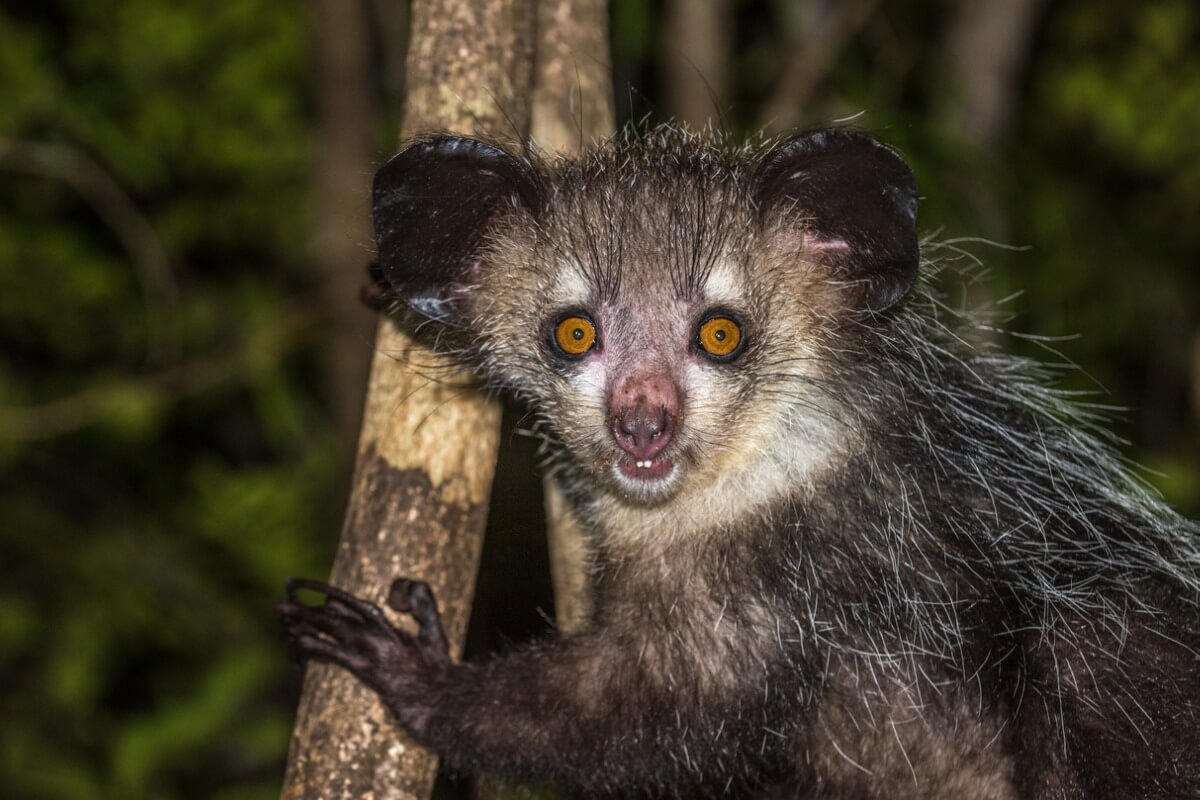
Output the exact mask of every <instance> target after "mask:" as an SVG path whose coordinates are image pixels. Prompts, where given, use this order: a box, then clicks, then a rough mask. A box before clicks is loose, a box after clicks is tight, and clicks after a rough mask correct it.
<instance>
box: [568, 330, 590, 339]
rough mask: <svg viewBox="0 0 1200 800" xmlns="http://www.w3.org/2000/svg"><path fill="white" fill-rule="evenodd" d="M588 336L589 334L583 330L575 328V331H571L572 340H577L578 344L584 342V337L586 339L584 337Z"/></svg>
mask: <svg viewBox="0 0 1200 800" xmlns="http://www.w3.org/2000/svg"><path fill="white" fill-rule="evenodd" d="M586 335H587V334H586V332H585V331H584V330H583V328H575V329H573V330H572V331H571V338H572V339H574V340H575V341H577V342H582V341H583V337H584V336H586Z"/></svg>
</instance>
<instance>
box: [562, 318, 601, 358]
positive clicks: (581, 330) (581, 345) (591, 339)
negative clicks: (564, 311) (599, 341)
mask: <svg viewBox="0 0 1200 800" xmlns="http://www.w3.org/2000/svg"><path fill="white" fill-rule="evenodd" d="M554 343H555V344H556V345H558V349H559V350H561V351H562V352H564V353H566V354H567V355H569V356H581V355H583V354H584V353H586V352H587V351H589V350H591V349H592V348H593V347H595V346H596V326H595V324H593V323H592V321H591V320H590V319H588V318H587V317H581V316H579V315H578V314H572V315H570V316H567V317H563V318H562V319H561V320H559V321H558V324H557V325H555V326H554Z"/></svg>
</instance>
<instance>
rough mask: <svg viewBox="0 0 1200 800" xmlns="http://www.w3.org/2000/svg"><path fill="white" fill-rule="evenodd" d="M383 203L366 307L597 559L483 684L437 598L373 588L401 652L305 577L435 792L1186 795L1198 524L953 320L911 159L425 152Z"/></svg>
mask: <svg viewBox="0 0 1200 800" xmlns="http://www.w3.org/2000/svg"><path fill="white" fill-rule="evenodd" d="M374 208H375V211H374V214H375V226H376V230H377V236H378V258H377V262H376V263H375V264H374V265H373V267H372V276H373V279H374V283H373V293H374V296H375V297H376V299H382V300H383V301H385V302H386V303H387V304H388V306H389V310H391V311H392V312H393V313H394V314H396V315H397V317H398V318H399V319H400V321H401V323H402V324H408V325H409V326H410V327H411V328H412V329H413V330H414V331H416V333H417V334H418V335H424V336H426V337H427V338H428V339H429V340H430V341H431V342H432V343H433V345H434V346H435V347H436V348H438V349H440V350H442V351H444V352H447V353H450V354H452V355H453V356H454V357H456V358H458V359H460V360H461V361H462V362H463V363H465V364H467V365H469V366H470V367H471V368H472V369H473V370H474V371H475V372H476V373H477V374H478V375H479V377H480V379H481V380H482V381H483V382H484V383H485V384H486V385H487V386H489V387H493V388H496V389H499V390H501V391H504V392H507V393H510V394H511V395H515V396H516V397H517V398H519V399H520V400H521V401H523V402H524V403H526V404H527V405H528V406H529V407H530V408H531V409H532V412H533V413H534V414H535V415H536V417H537V419H538V421H539V427H540V430H541V431H542V432H544V434H545V436H546V438H547V448H548V450H549V457H548V463H549V465H550V468H551V470H552V473H553V476H554V478H555V480H557V482H558V483H559V485H560V486H561V487H562V489H563V491H564V492H565V494H566V496H567V497H568V498H569V499H570V501H571V503H572V504H573V506H574V509H575V511H576V513H577V515H578V517H579V519H580V520H581V521H582V524H583V526H584V527H585V529H586V532H587V535H588V540H589V544H590V548H591V560H590V577H591V591H592V592H593V598H592V599H593V605H594V612H593V614H592V617H591V619H590V621H589V624H588V625H587V626H586V627H585V628H584V629H583V630H581V631H580V632H578V633H571V634H569V635H557V636H550V637H547V638H545V639H543V640H540V641H536V642H532V643H529V644H525V645H523V646H520V647H514V648H513V649H511V650H510V651H509V652H507V653H504V654H502V655H500V656H498V657H496V658H493V659H491V660H487V661H484V662H480V663H455V662H454V661H452V660H451V658H450V657H449V655H448V651H447V646H446V642H445V638H444V636H443V634H442V632H441V625H440V623H439V620H438V612H437V609H436V606H435V604H434V601H433V598H432V595H431V594H430V592H429V589H428V587H427V586H426V585H425V584H423V583H421V582H419V581H409V580H401V581H398V582H397V583H396V584H395V586H394V587H393V589H392V593H391V597H390V599H389V603H390V604H391V605H392V607H393V608H395V609H396V610H399V611H403V612H407V613H409V614H411V615H412V616H413V617H414V618H415V620H416V621H417V623H418V626H419V631H420V632H419V634H418V635H416V636H412V635H408V634H406V633H405V632H403V631H401V630H397V629H395V628H393V627H392V626H391V625H389V624H388V623H387V621H386V619H385V618H384V616H383V614H382V613H381V612H380V610H379V609H378V608H377V607H375V606H373V605H372V604H370V603H368V602H365V601H363V600H360V599H357V598H354V597H351V596H349V595H347V594H345V593H343V592H340V591H338V590H336V589H332V588H329V587H325V586H324V585H321V584H314V583H312V582H305V581H298V582H294V583H293V584H292V588H291V591H290V594H291V598H290V600H289V601H288V602H285V603H283V604H282V605H281V612H282V614H283V616H284V618H285V621H286V624H287V626H288V629H289V634H290V636H291V638H292V640H293V642H294V643H295V645H296V647H297V648H298V650H299V652H300V654H301V655H302V656H304V657H308V658H314V659H319V660H323V661H329V662H333V663H335V664H339V665H341V666H342V667H344V668H346V669H348V670H349V671H351V672H352V673H354V675H356V676H357V677H358V678H359V679H360V680H362V681H363V682H364V683H365V684H367V685H368V686H370V687H371V688H373V689H374V690H375V691H376V692H378V694H379V696H380V697H381V698H382V700H383V702H384V703H385V704H386V706H387V708H388V709H389V710H390V711H391V713H392V714H393V715H394V717H395V719H396V721H397V722H398V723H399V725H400V726H401V727H402V728H403V729H404V730H406V731H407V732H408V733H409V734H410V735H411V736H412V737H414V738H415V739H416V741H418V742H420V743H421V744H423V745H425V746H426V747H429V748H431V749H432V750H434V751H436V753H437V754H438V755H439V756H441V757H442V758H443V759H444V760H445V761H446V762H448V763H449V764H450V765H451V766H452V767H455V768H460V769H467V770H475V771H482V772H484V773H490V774H493V775H496V776H499V777H501V778H504V779H507V780H514V781H535V782H541V783H545V784H550V785H555V786H559V787H562V788H563V789H565V790H567V791H569V792H572V793H574V794H577V795H581V796H585V797H667V798H671V797H678V798H699V797H731V798H733V797H772V798H783V797H787V798H895V797H912V798H935V797H936V798H951V797H953V798H985V799H986V798H1035V797H1036V798H1068V797H1071V798H1074V797H1087V798H1121V800H1126V799H1127V798H1135V797H1162V798H1167V797H1170V798H1182V797H1200V655H1198V653H1200V526H1197V525H1196V524H1195V523H1193V522H1189V521H1187V520H1184V519H1182V518H1180V517H1179V516H1177V515H1176V514H1175V513H1173V512H1172V511H1171V510H1169V509H1168V508H1166V507H1165V506H1164V504H1163V503H1162V502H1161V501H1160V500H1159V499H1157V498H1156V497H1155V496H1153V495H1152V494H1151V493H1149V492H1148V491H1146V490H1145V489H1144V488H1143V487H1142V485H1141V484H1140V483H1139V482H1138V480H1137V479H1135V478H1133V477H1131V476H1130V475H1129V474H1128V473H1127V471H1126V469H1125V468H1124V467H1123V465H1122V462H1121V459H1120V457H1119V456H1118V455H1116V454H1115V453H1114V451H1113V450H1112V449H1111V448H1110V446H1109V445H1108V444H1107V443H1106V442H1105V441H1104V439H1105V437H1104V436H1103V434H1101V433H1100V432H1098V431H1097V430H1096V429H1095V427H1094V424H1093V421H1092V418H1091V416H1090V414H1089V413H1088V412H1087V411H1086V410H1079V409H1077V408H1073V407H1071V406H1070V405H1068V404H1067V403H1066V402H1065V401H1064V400H1063V397H1062V393H1060V392H1056V391H1055V390H1053V389H1052V388H1049V383H1050V380H1051V379H1052V378H1053V377H1054V376H1053V374H1052V372H1051V371H1050V369H1049V368H1048V367H1044V366H1041V365H1039V364H1037V363H1034V362H1030V361H1026V360H1022V359H1019V358H1015V357H1012V356H1009V355H1004V354H1002V353H1000V352H998V350H997V349H996V348H995V347H994V346H992V345H990V344H988V343H987V341H988V337H986V336H978V335H975V334H974V333H973V332H972V331H970V330H969V328H970V326H971V325H972V324H973V323H971V322H970V321H969V320H967V319H965V318H962V315H959V314H956V313H954V312H952V311H951V310H950V309H949V308H948V307H946V306H945V305H943V304H942V302H941V300H940V298H939V296H938V294H937V293H936V292H935V291H934V290H933V289H932V288H931V287H930V285H929V273H930V272H931V271H932V270H934V269H935V268H936V265H935V264H934V263H933V262H934V261H936V258H935V256H936V250H937V246H936V245H933V244H926V245H925V252H924V259H923V258H922V248H921V246H920V243H919V241H918V237H917V233H916V225H915V220H916V213H917V189H916V185H915V181H914V178H913V174H912V172H911V170H910V169H909V167H908V166H907V165H906V164H905V163H904V161H903V160H902V159H901V158H900V157H899V156H898V155H897V154H896V153H895V152H894V151H893V150H891V149H889V148H887V147H885V146H883V145H881V144H879V143H877V142H876V141H875V140H873V139H872V138H870V137H869V136H867V135H866V134H864V133H861V132H857V131H852V130H845V129H837V130H824V131H818V132H815V133H808V134H804V135H800V136H796V137H794V138H789V139H786V140H782V141H778V142H774V143H770V144H767V145H758V146H753V147H744V148H740V149H739V148H732V147H729V146H727V145H726V144H725V143H723V142H719V141H716V140H714V139H713V138H711V137H708V136H698V135H693V134H688V133H684V132H680V131H677V130H672V129H667V128H663V129H658V130H653V131H650V132H649V133H648V134H643V135H641V136H629V137H625V138H618V139H616V140H614V141H611V142H609V143H608V144H606V145H604V146H602V147H600V148H599V149H598V150H596V151H595V152H593V153H591V154H588V155H586V156H584V157H582V158H580V159H578V160H567V159H558V158H551V157H542V156H538V155H536V154H532V153H530V152H528V151H527V150H526V149H522V148H515V147H510V146H506V145H501V144H496V143H490V142H486V141H478V140H474V139H468V138H457V137H452V136H431V137H427V138H422V139H419V140H417V141H415V142H412V143H411V144H409V145H408V146H407V147H406V148H405V149H404V150H403V151H402V152H400V153H399V154H398V155H396V156H395V157H394V158H392V159H391V161H389V162H388V163H387V164H386V165H385V166H384V167H383V168H382V169H381V170H380V171H379V173H378V175H377V176H376V179H375V189H374ZM992 338H994V337H992ZM314 586H315V587H316V588H318V589H319V590H320V591H322V592H324V600H323V602H322V603H321V605H318V606H311V605H306V604H302V603H300V602H299V601H298V600H297V597H296V592H297V590H298V589H300V588H303V587H308V588H313V587H314Z"/></svg>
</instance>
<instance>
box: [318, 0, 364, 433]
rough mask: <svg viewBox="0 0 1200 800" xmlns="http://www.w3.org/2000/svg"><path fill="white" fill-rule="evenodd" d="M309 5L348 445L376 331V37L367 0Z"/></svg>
mask: <svg viewBox="0 0 1200 800" xmlns="http://www.w3.org/2000/svg"><path fill="white" fill-rule="evenodd" d="M309 5H310V8H311V9H312V15H313V24H312V31H313V34H312V42H313V47H312V49H313V56H314V61H315V67H316V69H315V71H314V89H315V92H314V101H315V105H316V112H317V163H316V170H315V175H314V185H313V197H314V200H315V203H314V209H313V228H312V231H313V233H312V251H313V258H314V260H315V262H316V266H317V269H318V270H319V272H320V274H321V286H322V290H323V294H324V296H325V304H326V306H327V307H328V308H329V309H330V311H331V312H332V313H331V316H332V321H333V326H332V328H333V330H332V332H331V333H332V335H331V337H330V341H329V342H328V343H327V344H326V346H325V348H324V350H325V352H324V362H325V366H324V372H325V392H326V395H327V397H328V402H329V406H330V409H331V411H332V414H333V419H334V422H335V426H336V428H337V432H338V434H339V436H340V437H341V440H342V441H344V442H347V443H349V442H353V441H354V437H355V435H356V434H357V433H358V429H359V422H360V420H361V417H362V396H363V388H364V387H365V386H366V384H367V367H368V365H369V364H370V360H371V339H372V337H373V336H374V330H375V319H374V315H373V314H371V313H370V312H369V311H368V310H367V308H366V307H365V306H364V305H363V304H362V303H360V302H359V301H358V291H357V288H358V285H359V284H361V283H362V282H363V264H364V263H366V260H367V258H368V257H369V255H368V254H369V250H368V243H369V242H370V241H371V209H370V202H371V200H370V192H369V191H368V189H369V187H370V185H371V178H370V176H371V155H372V154H371V124H372V121H373V120H374V117H375V108H374V102H373V100H372V92H371V65H370V58H369V57H370V48H369V46H368V44H369V42H370V34H369V30H368V25H367V15H366V8H365V7H364V5H363V0H310V4H309ZM348 450H349V444H347V451H348Z"/></svg>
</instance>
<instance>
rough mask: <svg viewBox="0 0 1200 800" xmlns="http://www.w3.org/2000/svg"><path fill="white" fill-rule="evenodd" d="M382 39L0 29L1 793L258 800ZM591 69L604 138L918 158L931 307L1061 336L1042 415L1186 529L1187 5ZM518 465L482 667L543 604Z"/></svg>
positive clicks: (743, 17) (673, 23)
mask: <svg viewBox="0 0 1200 800" xmlns="http://www.w3.org/2000/svg"><path fill="white" fill-rule="evenodd" d="M710 7H711V8H713V9H714V13H713V15H712V16H708V15H705V14H701V13H700V11H699V10H698V9H704V8H710ZM405 25H406V11H405V8H404V4H403V3H398V2H394V0H310V2H309V3H307V4H304V3H296V2H278V1H276V2H271V1H270V0H226V1H225V2H221V3H212V2H207V0H170V2H166V1H165V0H40V1H39V2H25V1H24V0H6V2H5V4H4V6H3V9H2V10H0V347H2V349H0V353H2V355H0V481H2V482H3V491H2V493H0V795H3V796H5V797H17V798H141V797H146V798H176V797H178V798H221V799H222V800H235V799H237V800H241V799H242V798H246V799H249V798H273V797H275V796H276V795H277V792H278V786H279V781H280V778H281V775H282V767H283V755H284V752H285V749H286V745H287V739H288V733H289V729H290V724H291V718H292V713H293V708H294V703H295V699H296V694H297V691H298V684H299V680H298V674H297V673H296V671H295V670H293V669H291V668H290V667H289V666H288V662H287V659H286V655H285V652H284V648H283V646H282V642H281V640H280V637H279V634H278V630H277V624H276V622H275V619H274V614H273V611H272V605H273V603H274V602H275V601H276V599H277V598H278V597H279V595H280V587H281V584H282V581H283V578H284V577H285V576H287V575H292V574H300V575H312V576H323V575H325V574H327V570H328V565H329V563H330V560H331V557H332V553H333V548H334V544H335V541H336V536H337V532H338V529H339V525H340V519H341V514H342V510H343V502H344V493H345V490H346V487H347V485H348V469H349V458H350V455H351V454H352V451H353V443H354V437H355V431H356V429H357V427H356V426H357V415H358V410H359V405H360V404H361V400H362V395H363V388H364V385H365V365H366V363H367V359H368V357H369V355H370V343H369V341H370V335H371V331H372V329H373V325H374V322H373V320H372V318H371V317H370V316H369V315H368V314H366V313H365V312H363V311H361V310H360V309H359V308H358V307H357V306H356V301H355V298H356V294H357V290H358V287H359V285H360V284H361V282H362V279H363V265H364V264H365V262H366V260H367V259H368V257H369V254H370V250H371V245H370V241H371V233H370V229H369V227H368V222H367V219H368V217H367V188H368V187H369V183H370V178H371V173H372V171H373V168H374V167H373V165H374V164H377V163H379V162H380V161H381V160H382V159H383V158H385V157H386V156H387V155H388V154H389V152H390V151H391V150H392V149H393V147H394V144H395V141H396V131H397V130H398V125H399V120H398V118H397V115H396V113H395V109H396V108H398V107H399V103H400V101H401V99H402V98H401V91H402V89H401V87H402V86H403V73H402V70H403V55H404V54H403V52H401V51H400V50H399V48H397V47H394V46H386V45H385V42H397V41H403V35H404V29H405ZM613 40H614V42H615V46H614V66H615V69H616V75H617V86H618V90H617V109H618V117H619V119H620V121H622V122H625V121H628V120H630V119H635V120H642V119H643V118H646V117H647V115H648V118H649V119H650V120H658V119H664V118H667V117H670V116H675V117H677V118H680V119H685V120H690V121H693V122H696V123H699V122H701V121H702V120H703V119H704V118H706V117H707V116H709V115H710V113H711V112H712V109H713V107H714V106H713V98H716V103H717V105H718V106H719V107H720V108H721V109H722V112H723V113H722V116H723V121H722V122H721V123H720V124H721V125H722V126H724V127H725V128H726V129H728V130H730V131H731V132H733V133H734V134H735V135H737V136H739V137H741V136H746V135H752V134H753V133H754V132H756V131H759V130H761V129H763V128H764V127H765V128H766V129H767V130H768V131H771V132H777V131H781V130H786V129H788V128H789V127H792V126H801V127H811V126H817V125H822V124H828V123H830V122H832V121H834V120H839V119H843V118H849V117H853V121H854V124H856V125H859V126H861V127H864V128H867V129H869V130H871V131H873V132H875V133H876V134H877V135H878V136H879V137H880V138H882V139H883V140H885V141H887V142H888V143H890V144H892V145H894V146H896V147H897V148H899V149H900V150H901V151H903V153H904V154H905V156H906V157H907V158H908V159H909V160H910V161H911V162H912V163H913V165H914V167H915V169H916V172H917V174H918V178H919V180H920V184H921V187H922V196H923V198H924V201H923V202H924V204H923V207H922V211H921V216H920V223H921V226H922V228H923V229H924V230H926V231H929V232H930V233H932V234H934V235H935V236H937V237H938V238H940V239H952V240H961V241H960V244H961V247H962V249H963V250H964V251H965V253H966V255H965V256H964V258H963V265H964V266H967V265H968V264H969V262H970V260H971V259H972V258H977V259H978V260H979V261H981V262H982V263H983V264H984V265H986V267H987V272H988V274H987V276H986V277H984V278H982V279H980V280H976V281H968V282H967V285H966V287H965V288H961V284H962V282H961V281H960V282H959V284H960V289H956V290H955V295H954V298H953V300H952V302H954V303H956V304H961V303H965V304H967V305H970V306H977V307H980V308H989V307H992V308H993V310H996V311H998V312H1000V313H1001V314H1002V316H1003V317H1004V322H1005V325H1006V326H1007V327H1008V328H1009V329H1011V330H1013V331H1016V332H1022V333H1033V334H1037V335H1040V336H1049V337H1055V338H1054V339H1053V340H1052V341H1049V342H1044V341H1043V342H1039V341H1036V340H1031V339H1027V338H1019V337H1007V338H1004V339H1003V340H1002V341H1003V342H1004V344H1005V346H1007V347H1010V348H1012V349H1015V350H1019V351H1021V352H1025V353H1029V354H1039V355H1040V356H1041V357H1043V358H1046V359H1049V360H1054V361H1059V360H1062V359H1064V358H1067V359H1070V360H1072V361H1074V362H1076V363H1078V364H1079V365H1080V366H1081V367H1082V370H1081V371H1080V372H1078V373H1076V374H1074V375H1073V376H1071V377H1070V378H1069V379H1068V381H1067V383H1066V384H1065V388H1068V389H1072V390H1081V391H1088V392H1092V394H1090V395H1088V396H1086V397H1085V398H1084V399H1085V400H1088V401H1090V402H1096V403H1101V404H1104V405H1111V406H1116V407H1119V409H1127V410H1117V411H1115V412H1113V414H1114V418H1115V421H1114V422H1113V423H1112V427H1113V428H1114V430H1115V431H1116V432H1117V433H1118V434H1119V435H1120V436H1121V437H1122V438H1124V439H1126V440H1128V444H1127V445H1126V446H1125V452H1126V453H1127V454H1128V456H1129V457H1130V458H1131V459H1132V460H1133V461H1135V462H1137V463H1139V464H1142V465H1145V467H1146V471H1145V472H1144V473H1143V474H1144V475H1145V477H1146V479H1147V480H1148V481H1149V482H1150V483H1151V484H1153V485H1154V486H1155V487H1157V488H1158V489H1159V490H1160V491H1161V492H1162V493H1163V494H1164V495H1165V497H1166V498H1167V500H1168V501H1169V502H1170V503H1172V504H1173V505H1174V506H1176V507H1177V508H1179V509H1180V510H1181V511H1183V512H1184V513H1186V514H1189V515H1191V516H1197V515H1200V457H1198V456H1200V264H1198V262H1200V258H1198V256H1200V133H1198V132H1200V46H1198V45H1200V8H1198V7H1197V6H1196V5H1195V3H1194V2H1189V0H1155V1H1154V2H1143V3H1136V4H1135V3H1128V2H1121V1H1120V0H1111V1H1109V2H1099V1H1098V0H1062V1H1061V2H1051V0H958V1H957V2H952V1H951V0H943V1H942V2H935V1H934V0H896V1H895V2H887V3H883V2H872V1H871V0H846V1H845V2H834V1H833V0H824V1H823V2H816V1H814V0H806V1H805V2H782V0H779V1H777V2H763V1H762V0H758V1H756V2H750V0H744V1H739V2H732V1H730V2H725V3H717V4H708V3H702V2H696V1H695V0H676V2H674V3H662V2H648V0H616V2H615V4H614V9H613ZM701 76H702V77H703V80H701V79H700V78H701ZM976 237H977V238H976ZM984 240H988V241H991V242H996V243H999V244H1001V245H1004V246H995V245H993V244H988V243H987V241H984ZM1009 246H1012V247H1009ZM1013 247H1015V248H1020V249H1012V248H1013ZM978 271H979V270H975V272H978ZM1076 334H1078V338H1074V337H1075V335H1076ZM1062 337H1067V338H1062ZM505 440H506V441H507V442H512V443H513V446H512V447H510V448H507V449H506V451H505V453H504V455H503V456H502V458H503V459H504V460H505V461H504V466H503V468H502V469H501V470H500V472H499V476H498V481H499V483H498V487H497V491H496V502H495V504H494V506H493V525H492V529H491V530H490V531H489V538H488V544H487V550H486V552H485V555H484V567H483V569H484V573H483V576H482V577H481V591H480V598H479V603H478V606H477V609H476V613H475V617H474V618H473V621H472V638H471V642H470V644H469V650H471V651H474V652H481V651H483V650H487V649H490V648H493V647H495V646H498V644H499V643H501V642H502V640H504V639H509V638H520V637H523V636H526V635H529V634H530V633H531V632H534V631H536V630H539V629H543V628H544V627H545V624H546V623H545V622H544V619H543V616H544V615H549V614H550V613H551V611H552V609H551V605H550V596H549V580H548V577H547V567H546V560H545V554H544V552H543V547H544V546H543V545H542V543H541V537H542V533H541V529H540V526H541V521H540V519H537V518H535V517H537V516H538V515H537V513H533V514H532V515H531V509H534V510H536V509H538V508H539V507H540V496H539V495H538V494H537V493H538V491H539V489H538V481H537V480H536V478H535V474H534V467H533V464H532V456H531V453H530V448H529V446H528V444H527V443H526V440H525V439H523V438H522V437H520V436H519V435H517V434H515V433H512V432H511V431H509V432H508V433H506V437H505Z"/></svg>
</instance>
